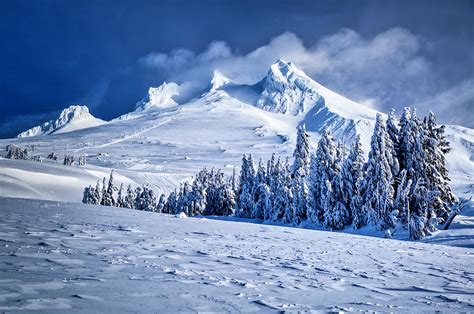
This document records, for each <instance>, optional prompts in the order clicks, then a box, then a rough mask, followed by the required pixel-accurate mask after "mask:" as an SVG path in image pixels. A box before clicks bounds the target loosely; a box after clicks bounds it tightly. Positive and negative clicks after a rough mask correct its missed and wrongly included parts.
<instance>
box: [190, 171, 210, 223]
mask: <svg viewBox="0 0 474 314" xmlns="http://www.w3.org/2000/svg"><path fill="white" fill-rule="evenodd" d="M208 181H209V172H208V170H207V168H204V169H202V170H201V171H200V172H199V173H198V174H197V175H196V179H195V180H194V181H193V183H192V187H191V189H192V197H191V198H192V214H193V215H200V214H202V213H204V211H205V210H206V207H207V199H208V196H207V188H208V185H209V182H208Z"/></svg>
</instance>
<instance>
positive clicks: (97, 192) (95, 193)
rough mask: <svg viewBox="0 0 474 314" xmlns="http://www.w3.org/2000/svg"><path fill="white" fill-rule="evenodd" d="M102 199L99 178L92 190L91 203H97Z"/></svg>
mask: <svg viewBox="0 0 474 314" xmlns="http://www.w3.org/2000/svg"><path fill="white" fill-rule="evenodd" d="M101 200H102V193H101V188H100V180H97V183H96V185H95V189H94V190H93V191H92V199H91V204H95V205H99V204H100V201H101Z"/></svg>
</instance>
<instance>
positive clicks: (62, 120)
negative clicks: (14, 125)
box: [18, 105, 106, 138]
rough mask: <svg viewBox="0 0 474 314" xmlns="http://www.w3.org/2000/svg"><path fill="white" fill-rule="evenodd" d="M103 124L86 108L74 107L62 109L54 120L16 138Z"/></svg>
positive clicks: (64, 131) (102, 121)
mask: <svg viewBox="0 0 474 314" xmlns="http://www.w3.org/2000/svg"><path fill="white" fill-rule="evenodd" d="M104 123H106V121H104V120H101V119H97V118H95V117H94V116H93V115H91V114H90V112H89V108H87V106H79V105H74V106H70V107H68V108H66V109H64V110H63V111H62V112H61V114H60V115H59V117H58V118H57V119H56V120H51V121H47V122H45V123H43V124H42V125H39V126H35V127H34V128H31V129H29V130H26V131H25V132H22V133H20V134H18V137H20V138H21V137H31V136H38V135H43V134H53V133H66V132H71V131H75V130H80V129H85V128H90V127H95V126H99V125H102V124H104Z"/></svg>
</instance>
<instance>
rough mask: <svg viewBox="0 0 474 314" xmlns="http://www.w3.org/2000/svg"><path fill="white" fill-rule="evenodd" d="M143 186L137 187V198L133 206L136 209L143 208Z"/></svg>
mask: <svg viewBox="0 0 474 314" xmlns="http://www.w3.org/2000/svg"><path fill="white" fill-rule="evenodd" d="M142 192H143V190H142V188H141V187H139V186H137V187H136V188H135V192H134V194H135V200H134V202H133V208H134V209H136V210H143V207H144V206H143V198H142Z"/></svg>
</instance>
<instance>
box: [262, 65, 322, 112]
mask: <svg viewBox="0 0 474 314" xmlns="http://www.w3.org/2000/svg"><path fill="white" fill-rule="evenodd" d="M262 83H263V88H264V89H263V92H262V94H261V95H260V99H259V100H258V102H257V107H259V108H262V109H264V110H267V111H272V112H278V113H284V114H287V113H289V114H292V115H298V114H300V113H302V112H306V111H307V110H308V109H309V107H310V105H312V104H314V102H315V101H316V100H317V99H318V98H319V95H318V94H317V92H316V91H315V89H314V86H313V85H314V84H313V81H312V80H311V79H310V78H309V77H308V76H306V74H305V73H304V72H303V71H301V70H299V69H298V68H297V67H296V66H295V65H294V64H293V63H291V62H287V61H284V60H282V59H279V60H277V62H275V63H274V64H272V65H271V66H270V70H269V71H268V73H267V76H266V77H265V78H264V80H263V82H262Z"/></svg>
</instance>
